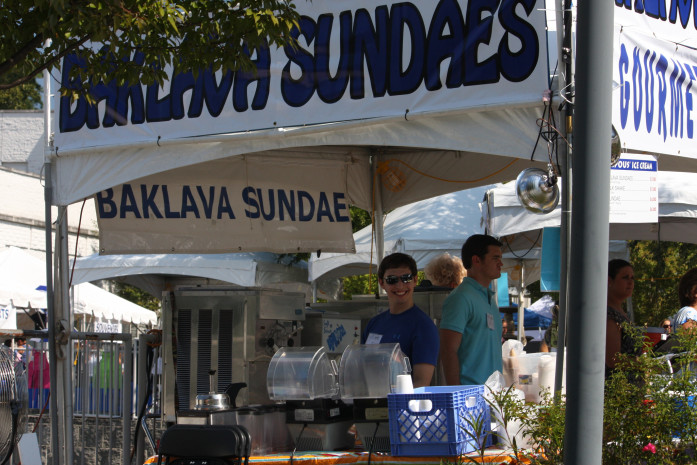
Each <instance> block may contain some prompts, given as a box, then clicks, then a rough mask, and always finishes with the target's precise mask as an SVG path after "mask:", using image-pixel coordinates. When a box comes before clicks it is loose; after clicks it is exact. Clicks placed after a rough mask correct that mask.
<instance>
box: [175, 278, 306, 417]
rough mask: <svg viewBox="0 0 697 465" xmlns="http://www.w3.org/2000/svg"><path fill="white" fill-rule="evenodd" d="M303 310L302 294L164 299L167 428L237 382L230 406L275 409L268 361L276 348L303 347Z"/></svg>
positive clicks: (180, 293) (220, 291)
mask: <svg viewBox="0 0 697 465" xmlns="http://www.w3.org/2000/svg"><path fill="white" fill-rule="evenodd" d="M304 308H305V294H302V293H293V292H282V291H278V290H274V289H261V288H233V287H206V288H202V287H192V288H182V289H178V290H176V291H173V292H170V293H167V294H165V295H164V297H163V305H162V314H163V323H162V330H163V361H164V364H163V374H164V379H163V399H162V405H163V407H162V408H163V416H164V419H165V421H169V422H175V421H176V419H177V412H178V411H183V410H190V409H194V407H195V404H196V396H197V395H201V394H207V393H209V392H211V391H215V392H224V391H225V389H226V387H227V386H229V385H230V384H232V383H245V384H246V385H247V387H246V388H243V389H241V390H240V391H239V394H238V397H237V399H231V401H233V402H235V403H236V405H238V406H242V405H250V404H270V403H272V402H271V401H270V399H269V397H268V395H267V392H266V372H267V369H268V366H269V362H270V360H271V357H272V356H273V355H274V353H276V351H277V350H278V348H279V347H293V346H299V345H300V335H301V331H302V325H303V322H304V320H305V311H304ZM212 371H215V374H214V375H213V379H212V381H211V375H210V372H212ZM175 384H176V389H175Z"/></svg>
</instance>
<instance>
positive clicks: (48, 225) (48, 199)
mask: <svg viewBox="0 0 697 465" xmlns="http://www.w3.org/2000/svg"><path fill="white" fill-rule="evenodd" d="M43 77H44V137H45V146H44V181H45V182H44V204H45V211H44V215H45V216H44V229H45V231H44V232H45V235H46V245H45V248H46V258H45V260H46V324H47V326H48V347H49V350H48V360H49V362H48V369H49V376H50V378H51V379H58V378H57V371H56V325H55V323H56V319H55V307H54V305H53V238H52V234H51V233H52V225H53V219H52V215H51V204H52V203H53V197H52V193H51V190H52V189H53V179H52V174H51V162H50V152H51V148H52V146H53V142H52V141H51V77H50V75H49V73H48V70H44V73H43ZM49 393H50V400H49V411H50V418H51V454H52V456H53V460H54V461H55V462H54V463H55V464H56V465H61V464H62V463H64V462H62V461H61V454H60V441H59V436H58V431H59V430H60V427H59V425H58V404H57V402H56V399H57V383H50V385H49Z"/></svg>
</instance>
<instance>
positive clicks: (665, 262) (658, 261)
mask: <svg viewBox="0 0 697 465" xmlns="http://www.w3.org/2000/svg"><path fill="white" fill-rule="evenodd" d="M629 246H630V251H631V252H630V261H631V263H632V266H633V267H634V279H635V286H634V293H633V295H632V307H633V309H634V322H635V323H636V324H638V325H644V324H647V325H649V326H659V324H660V323H661V320H663V319H664V318H666V317H668V316H671V315H674V314H675V313H676V312H677V311H678V310H679V309H680V302H679V300H678V283H679V282H680V278H681V277H682V275H683V274H685V272H687V271H688V270H689V269H690V268H694V267H695V266H697V245H695V244H687V243H682V242H657V241H630V243H629Z"/></svg>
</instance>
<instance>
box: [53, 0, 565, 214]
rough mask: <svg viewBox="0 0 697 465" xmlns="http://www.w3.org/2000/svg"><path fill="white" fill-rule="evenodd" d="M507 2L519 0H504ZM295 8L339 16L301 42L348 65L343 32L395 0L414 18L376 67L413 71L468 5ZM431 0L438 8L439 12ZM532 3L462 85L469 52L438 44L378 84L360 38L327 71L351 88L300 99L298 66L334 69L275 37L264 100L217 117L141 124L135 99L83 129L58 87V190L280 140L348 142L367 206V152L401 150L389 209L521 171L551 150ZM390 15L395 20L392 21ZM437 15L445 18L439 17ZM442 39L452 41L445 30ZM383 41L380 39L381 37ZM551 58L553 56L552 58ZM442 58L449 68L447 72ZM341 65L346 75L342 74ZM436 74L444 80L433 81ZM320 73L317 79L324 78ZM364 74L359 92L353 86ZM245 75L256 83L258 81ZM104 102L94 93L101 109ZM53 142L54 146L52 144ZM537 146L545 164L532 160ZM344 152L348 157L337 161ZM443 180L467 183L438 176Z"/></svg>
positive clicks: (359, 3)
mask: <svg viewBox="0 0 697 465" xmlns="http://www.w3.org/2000/svg"><path fill="white" fill-rule="evenodd" d="M511 6H514V4H510V5H508V4H506V5H501V6H500V8H502V9H505V8H510V7H511ZM297 7H298V10H299V12H300V13H301V14H303V15H304V16H303V20H302V21H307V22H308V23H312V24H313V25H314V24H316V22H317V21H319V20H320V18H321V19H322V21H326V23H325V24H329V27H331V28H332V29H331V30H330V32H331V38H329V39H327V40H328V42H329V43H328V44H326V45H325V44H321V43H319V42H318V41H319V40H320V38H319V37H314V35H308V36H304V35H302V34H301V37H300V38H299V42H300V45H301V47H302V48H303V49H304V50H307V53H308V54H309V55H311V56H313V57H314V58H316V59H317V60H321V59H323V58H324V56H325V55H324V54H326V56H327V58H329V59H330V63H331V64H330V67H331V68H334V67H337V66H342V65H343V63H338V61H339V57H341V56H342V50H341V49H342V47H343V45H342V42H343V39H341V40H340V36H344V37H348V36H351V34H355V35H356V37H354V36H351V37H349V40H351V41H354V40H355V41H357V43H358V42H359V41H367V42H369V41H376V40H379V39H380V37H379V36H380V35H381V34H386V33H388V31H386V30H380V29H379V28H378V19H376V18H377V17H378V16H379V15H383V14H388V13H387V12H388V11H391V12H392V13H394V14H396V15H397V16H399V15H398V14H397V10H399V12H400V13H401V14H404V15H405V16H404V17H403V19H402V20H403V21H410V22H409V23H405V27H404V28H402V27H400V28H399V29H400V31H393V33H397V32H398V33H399V34H405V36H404V37H402V38H400V39H399V40H395V37H398V36H392V37H391V40H390V42H389V50H387V51H386V53H387V55H386V58H387V61H388V62H387V63H385V62H384V61H382V62H381V66H384V65H385V64H387V65H388V66H391V67H393V68H394V69H393V70H392V72H393V73H394V72H395V69H397V66H401V70H405V69H406V68H407V65H408V64H409V62H410V61H414V60H422V59H425V58H426V55H424V54H422V53H415V52H416V51H417V50H419V48H420V47H430V48H429V51H432V53H434V54H435V53H436V50H437V49H439V48H440V47H438V46H437V45H436V44H427V43H422V42H421V41H422V40H424V41H425V40H427V35H426V32H427V31H429V30H430V29H431V28H435V29H437V28H439V27H440V26H441V24H440V23H439V21H444V20H445V18H448V21H450V20H452V22H449V23H448V25H447V27H448V28H456V27H459V26H464V18H463V17H462V15H463V14H464V13H463V10H462V9H461V8H462V7H461V6H460V5H457V4H455V3H448V2H419V3H418V4H416V3H414V4H412V3H404V2H396V1H392V0H389V1H385V2H380V3H379V4H376V3H375V2H373V1H368V0H350V1H349V0H334V1H331V2H330V1H314V2H311V3H310V2H299V3H298V4H297ZM436 8H439V11H438V15H436V14H435V11H436ZM524 9H526V10H527V11H524V12H523V11H518V12H516V13H515V14H516V15H518V16H517V17H518V20H517V21H516V22H515V23H516V24H517V25H519V26H520V27H521V28H523V29H524V30H523V31H517V30H516V31H512V30H508V28H511V27H513V28H514V29H515V26H514V25H511V24H509V25H507V26H506V25H503V24H502V20H501V19H500V18H499V15H497V14H493V15H492V16H491V20H490V23H491V24H488V25H487V28H488V34H489V36H488V37H487V39H486V46H485V44H484V42H482V43H481V45H479V47H480V48H481V49H482V51H481V54H482V56H481V57H478V60H481V63H476V64H478V65H481V64H483V62H484V61H485V60H487V57H489V58H490V59H489V60H488V61H489V62H490V63H495V64H496V69H494V70H493V71H494V75H492V76H487V77H486V78H483V76H479V75H477V76H465V77H466V78H467V79H471V82H468V81H465V77H463V76H461V77H460V78H459V79H461V80H462V81H463V82H462V83H461V84H460V85H454V84H453V83H452V82H451V81H450V80H452V79H458V78H457V77H456V75H459V74H460V73H464V74H465V75H466V74H467V73H466V72H464V71H461V70H457V71H456V70H455V68H456V67H457V66H464V64H460V63H457V64H456V63H455V60H454V59H452V58H448V57H443V59H442V60H438V62H437V63H435V62H434V63H429V64H428V66H434V67H435V66H438V67H439V68H440V69H439V70H438V71H434V72H432V73H431V75H429V76H428V80H429V84H428V85H426V80H427V77H426V76H425V75H424V76H422V77H421V78H420V79H419V80H418V82H417V83H416V84H415V85H413V86H412V87H411V88H409V89H407V90H398V89H390V88H389V86H390V85H393V84H394V82H399V80H398V79H397V77H396V76H392V77H390V79H389V80H388V81H384V82H383V84H385V85H387V86H388V88H387V89H386V92H380V91H379V90H378V89H377V87H376V86H379V85H380V82H381V80H382V78H383V77H384V76H382V74H383V72H384V71H385V69H384V68H380V69H379V70H375V69H372V68H371V67H372V66H374V64H373V63H374V61H373V60H370V59H367V58H366V59H361V58H360V56H359V54H361V53H363V52H362V51H361V50H362V49H363V48H362V47H366V48H370V47H372V45H370V46H357V47H356V49H355V50H352V51H351V53H352V54H355V55H356V56H355V57H353V56H352V57H350V58H346V59H351V60H355V61H354V62H352V65H351V66H354V64H355V66H359V67H360V68H361V69H351V70H345V69H339V70H334V69H332V70H330V71H328V73H329V74H330V75H332V73H335V72H336V73H337V74H336V76H334V77H333V78H332V79H339V80H340V79H343V78H344V77H348V76H350V77H351V79H352V80H354V81H352V82H351V86H355V87H351V89H350V91H349V90H348V87H346V88H344V89H343V90H344V91H343V92H342V93H340V95H339V96H338V98H333V99H327V98H324V97H321V96H319V93H320V92H319V89H314V91H313V93H312V95H311V96H309V97H308V98H307V99H306V100H303V101H302V104H293V103H292V102H293V101H292V98H293V97H294V96H293V95H290V94H289V93H288V92H287V91H286V90H284V88H283V86H286V85H288V84H289V80H292V79H297V78H298V77H297V76H299V75H302V74H303V73H305V74H306V75H308V78H309V79H313V80H317V81H319V80H326V74H322V73H321V72H320V71H319V70H314V69H313V70H309V69H303V68H302V67H300V66H298V62H297V61H295V60H294V58H293V57H290V56H289V55H288V53H289V52H288V51H284V50H276V49H272V50H270V51H269V63H270V65H269V68H268V70H269V74H270V88H269V90H268V94H265V97H267V98H268V101H267V103H266V104H265V106H264V108H256V109H255V111H249V110H246V111H241V110H237V111H236V110H234V109H233V105H232V104H231V103H230V102H229V101H228V102H226V104H225V105H223V107H222V112H221V113H220V114H219V115H218V116H215V117H213V116H211V115H210V114H208V113H205V112H204V114H201V115H198V116H195V117H193V116H190V115H189V114H186V113H185V115H184V117H183V118H181V119H180V118H173V117H171V118H167V117H165V119H166V120H165V121H162V120H155V121H152V120H150V121H144V122H142V123H137V124H136V123H133V121H134V119H133V118H131V116H132V115H133V113H132V111H131V112H130V113H129V115H127V116H125V117H124V119H125V120H126V121H128V123H127V124H124V125H121V124H118V125H111V126H109V127H101V126H100V127H97V128H94V127H93V128H88V127H87V126H86V125H85V124H80V121H77V120H76V118H77V119H79V118H78V117H77V116H75V115H78V114H80V113H79V111H78V110H76V109H75V108H76V106H73V107H72V108H70V109H67V107H66V106H65V105H63V106H61V104H60V103H61V100H60V99H61V97H60V95H58V94H56V95H55V97H54V101H53V106H54V108H55V109H56V112H57V113H56V118H55V120H56V124H55V131H54V132H55V141H56V142H55V145H56V147H54V148H53V149H54V159H53V161H54V163H53V173H54V187H53V195H54V202H55V203H56V204H59V205H68V204H70V203H73V202H75V201H77V200H80V199H83V198H86V197H88V196H91V195H93V194H95V193H97V192H100V191H102V190H104V189H107V188H110V187H114V186H117V185H120V184H123V183H126V182H130V181H133V180H135V179H142V178H144V177H148V176H151V175H156V174H157V173H161V172H164V171H169V170H177V169H181V168H185V167H190V166H193V165H198V164H205V163H206V162H212V161H214V160H220V159H231V158H235V157H238V156H240V155H244V156H245V157H249V156H260V155H262V154H263V153H264V152H265V154H264V155H269V154H271V153H276V154H280V155H282V156H284V157H290V156H292V155H293V154H294V153H297V154H300V155H301V156H302V157H305V158H311V157H313V156H317V154H333V153H339V154H347V155H350V156H351V157H352V159H353V160H354V161H353V163H356V160H359V161H360V162H359V165H358V166H356V167H355V168H353V169H351V170H350V172H349V173H348V174H347V177H346V183H347V187H346V189H347V198H349V199H350V201H351V203H352V204H353V205H357V206H359V207H361V208H364V209H368V210H369V209H372V207H373V205H372V193H371V188H372V185H373V175H372V173H371V172H370V169H369V165H368V157H371V156H373V155H376V156H377V157H378V159H383V160H384V161H388V162H389V161H390V160H391V159H394V160H396V161H395V163H396V164H397V165H395V166H394V167H395V169H399V170H401V171H402V172H403V173H404V174H405V175H406V176H407V180H406V184H405V185H404V187H403V188H402V189H401V190H399V191H390V190H389V189H387V188H384V187H381V190H382V193H381V194H382V195H381V196H380V197H381V198H382V202H383V205H382V208H383V209H384V210H385V211H387V210H391V209H394V208H396V207H398V206H400V205H406V204H408V203H411V202H415V201H418V200H422V199H425V198H428V197H431V196H434V195H439V194H443V193H447V192H452V191H456V190H460V189H463V188H465V187H474V186H477V185H484V184H491V183H494V182H498V181H503V180H508V179H513V178H514V177H515V176H516V175H517V174H518V173H519V172H520V171H521V170H522V169H524V168H525V167H527V166H531V165H535V164H537V165H539V162H541V163H543V164H546V162H547V161H548V154H547V151H546V148H545V147H542V146H539V147H538V148H537V151H536V152H535V153H534V154H533V153H532V152H533V148H534V147H535V145H536V144H535V142H536V140H537V136H538V131H539V127H538V126H537V119H538V118H539V117H540V115H542V112H543V106H544V105H543V95H544V92H545V91H546V90H547V89H548V88H549V80H550V69H549V68H550V66H549V63H548V62H549V60H548V50H547V42H548V41H547V34H548V33H547V31H546V29H545V20H546V16H547V14H546V12H545V8H544V2H542V1H540V2H537V3H536V4H535V5H527V6H526V8H524ZM340 13H341V14H344V13H350V14H349V15H348V16H346V17H350V18H351V19H352V20H353V21H356V22H358V21H362V23H361V24H362V25H363V27H365V26H367V25H368V24H370V26H371V27H375V30H376V35H375V36H371V35H360V34H366V33H365V32H358V31H357V30H352V32H348V31H346V30H343V29H344V27H345V24H343V23H340V21H339V20H338V18H339V14H340ZM504 13H505V12H503V11H502V12H501V14H504ZM511 14H512V13H511ZM458 16H460V18H458ZM385 19H386V18H385ZM460 21H461V23H460ZM380 24H383V23H380ZM384 24H387V27H392V26H390V25H389V22H387V23H384ZM406 24H408V26H407V25H406ZM302 25H303V24H301V30H302ZM442 26H443V27H446V26H445V23H443V24H442ZM354 27H355V25H354ZM412 27H417V29H418V28H419V27H423V28H424V30H423V31H422V32H423V36H422V35H421V33H415V34H416V35H411V36H408V35H409V34H411V32H413V31H410V29H411V28H412ZM435 29H434V30H433V31H431V32H432V33H433V38H432V40H438V39H436V36H438V34H436V33H435ZM405 31H406V32H405ZM463 33H464V31H463ZM439 34H440V33H439ZM511 34H512V35H514V36H515V37H516V40H515V41H513V42H515V44H510V43H509V42H511V41H510V39H509V36H510V35H511ZM428 37H431V34H429V35H428ZM440 39H441V40H446V37H445V36H443V37H441V38H440ZM428 40H431V39H428ZM476 40H480V39H476ZM482 41H483V39H482ZM499 43H500V48H499V47H498V46H497V45H498V44H499ZM375 46H376V47H378V45H377V43H376V44H375ZM378 48H379V47H378ZM509 48H511V50H509ZM381 52H385V50H381ZM453 53H459V52H453ZM344 55H345V53H344ZM289 58H290V59H289ZM451 60H452V63H451ZM441 61H442V65H443V66H441ZM554 61H556V56H555V57H553V58H552V62H554ZM474 64H475V63H473V65H474ZM425 66H426V63H423V65H422V64H418V65H416V66H415V67H414V68H412V71H413V70H415V69H416V70H420V69H424V70H425ZM448 66H451V67H452V68H453V69H452V71H451V72H448ZM483 68H484V66H482V68H481V70H482V72H484V71H483ZM463 69H464V68H463ZM491 69H492V68H489V70H491ZM284 71H286V72H290V73H291V74H292V78H290V79H289V78H288V77H283V76H282V73H283V72H284ZM344 71H347V74H342V73H344ZM315 72H316V73H317V75H316V76H315ZM376 72H379V73H380V75H377V74H375V73H376ZM400 72H401V71H400ZM518 73H520V75H518ZM217 79H220V78H217ZM364 79H365V80H366V82H364ZM359 80H360V82H359ZM368 81H370V83H367V82H368ZM434 81H437V83H435V85H434ZM446 81H447V82H446ZM291 84H292V82H291ZM446 84H447V85H446ZM172 85H173V84H171V83H167V84H166V85H165V86H163V88H162V89H161V94H160V96H161V97H162V96H163V95H164V94H165V93H167V92H170V91H171V90H172V88H171V86H172ZM314 85H315V86H316V87H319V84H317V83H314ZM371 85H372V86H373V87H372V88H371ZM357 86H360V92H357V91H356V87H357ZM250 88H251V91H254V90H257V91H258V87H257V86H256V85H255V84H252V86H251V87H250ZM296 89H297V88H296ZM143 90H146V89H145V88H143ZM192 98H193V97H192V95H191V94H190V93H188V92H185V93H183V94H182V99H183V104H184V105H185V106H187V105H188V104H189V103H190V101H191V99H192ZM289 99H290V100H289ZM130 103H132V102H130ZM81 104H82V103H79V104H77V105H81ZM104 108H105V106H104V105H103V104H101V103H100V105H99V112H100V113H101V112H102V111H103V110H104ZM58 110H60V111H58ZM131 110H134V109H131ZM143 111H145V110H143ZM99 118H101V116H98V119H99ZM100 124H101V123H100ZM269 128H272V129H269ZM56 151H57V153H58V155H59V156H58V157H55V154H56ZM533 155H534V157H533ZM531 158H534V159H535V160H537V162H538V163H533V162H530V161H529V160H530V159H531ZM229 161H232V160H229ZM343 162H344V161H343V160H341V164H342V165H343ZM511 163H512V165H510V166H508V165H509V164H511ZM415 170H418V172H417V171H415ZM208 172H209V173H211V172H212V171H210V170H209V171H208ZM435 178H439V179H435ZM444 179H448V180H455V181H462V182H461V183H459V184H458V183H449V182H443V180H444ZM416 180H418V182H417V181H416Z"/></svg>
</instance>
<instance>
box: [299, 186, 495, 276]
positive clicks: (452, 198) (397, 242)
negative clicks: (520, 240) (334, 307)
mask: <svg viewBox="0 0 697 465" xmlns="http://www.w3.org/2000/svg"><path fill="white" fill-rule="evenodd" d="M491 187H492V186H491V185H488V186H481V187H475V188H472V189H466V190H462V191H458V192H452V193H449V194H444V195H440V196H437V197H432V198H429V199H426V200H421V201H419V202H415V203H412V204H409V205H404V206H402V207H399V208H396V209H395V210H393V211H391V212H390V213H388V214H387V215H386V216H385V219H384V224H383V231H384V241H383V243H384V245H385V254H386V255H387V254H389V253H393V252H403V253H406V254H409V255H411V256H412V257H414V260H416V265H417V267H418V268H419V269H423V268H424V267H425V266H426V264H428V262H429V261H431V259H433V258H434V257H435V256H437V255H439V254H441V253H444V252H448V253H450V254H451V255H454V256H457V257H459V256H460V251H461V249H462V244H463V243H464V242H465V240H466V239H467V237H469V236H470V235H472V234H477V233H481V232H483V227H482V225H481V219H480V218H481V214H480V211H479V203H480V202H481V201H482V199H483V196H484V193H485V192H487V190H489V189H491ZM372 236H373V227H372V225H371V226H366V227H365V228H363V229H361V230H360V231H357V232H356V233H355V234H354V242H355V243H356V253H355V254H351V253H345V254H342V253H322V254H321V255H320V256H319V257H318V256H317V254H316V253H313V254H312V256H311V257H310V280H311V281H314V280H317V279H327V278H330V279H335V278H339V277H343V276H350V275H357V274H368V272H369V268H370V267H371V263H372V270H373V272H374V273H375V272H377V266H378V264H379V262H378V258H377V250H376V243H375V240H374V239H372ZM371 250H372V253H371Z"/></svg>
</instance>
